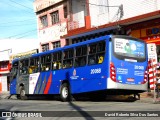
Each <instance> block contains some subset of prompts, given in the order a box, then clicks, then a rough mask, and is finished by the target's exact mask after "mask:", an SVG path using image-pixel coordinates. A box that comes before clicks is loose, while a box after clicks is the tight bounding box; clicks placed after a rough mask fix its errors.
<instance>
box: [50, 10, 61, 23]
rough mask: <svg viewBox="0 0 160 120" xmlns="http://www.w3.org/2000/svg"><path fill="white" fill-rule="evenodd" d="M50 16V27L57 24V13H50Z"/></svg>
mask: <svg viewBox="0 0 160 120" xmlns="http://www.w3.org/2000/svg"><path fill="white" fill-rule="evenodd" d="M50 15H51V20H52V25H54V24H56V23H58V22H59V12H58V10H57V11H55V12H53V13H51V14H50Z"/></svg>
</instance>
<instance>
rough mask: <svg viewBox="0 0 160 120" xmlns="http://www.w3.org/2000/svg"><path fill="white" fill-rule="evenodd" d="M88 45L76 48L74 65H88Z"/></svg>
mask: <svg viewBox="0 0 160 120" xmlns="http://www.w3.org/2000/svg"><path fill="white" fill-rule="evenodd" d="M86 57H87V46H80V47H77V48H76V56H75V60H74V67H80V66H84V65H86Z"/></svg>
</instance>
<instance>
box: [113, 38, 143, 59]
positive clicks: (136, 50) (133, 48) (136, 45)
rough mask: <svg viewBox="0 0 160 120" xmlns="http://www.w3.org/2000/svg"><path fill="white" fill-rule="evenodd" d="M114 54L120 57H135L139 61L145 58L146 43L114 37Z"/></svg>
mask: <svg viewBox="0 0 160 120" xmlns="http://www.w3.org/2000/svg"><path fill="white" fill-rule="evenodd" d="M113 46H114V55H115V57H117V58H119V59H124V58H133V59H136V60H138V61H143V60H144V59H145V43H144V42H141V41H138V40H134V39H126V38H114V44H113Z"/></svg>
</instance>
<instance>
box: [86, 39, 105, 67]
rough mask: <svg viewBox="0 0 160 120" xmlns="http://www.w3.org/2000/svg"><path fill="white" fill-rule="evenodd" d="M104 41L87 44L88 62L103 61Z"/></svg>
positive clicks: (90, 63)
mask: <svg viewBox="0 0 160 120" xmlns="http://www.w3.org/2000/svg"><path fill="white" fill-rule="evenodd" d="M104 55H105V41H101V42H97V43H94V44H90V45H89V46H88V64H89V65H94V64H101V63H103V61H104Z"/></svg>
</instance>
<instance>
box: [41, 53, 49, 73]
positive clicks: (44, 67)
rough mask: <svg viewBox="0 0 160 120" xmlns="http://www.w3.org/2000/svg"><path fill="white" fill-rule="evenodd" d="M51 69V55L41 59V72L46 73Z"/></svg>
mask: <svg viewBox="0 0 160 120" xmlns="http://www.w3.org/2000/svg"><path fill="white" fill-rule="evenodd" d="M50 69H51V54H48V55H44V56H42V57H41V71H48V70H50Z"/></svg>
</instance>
